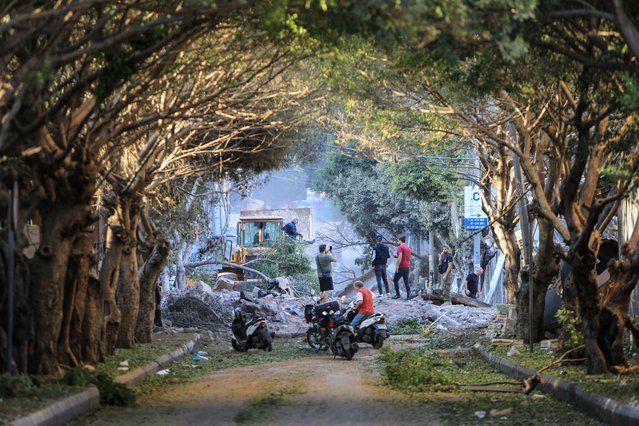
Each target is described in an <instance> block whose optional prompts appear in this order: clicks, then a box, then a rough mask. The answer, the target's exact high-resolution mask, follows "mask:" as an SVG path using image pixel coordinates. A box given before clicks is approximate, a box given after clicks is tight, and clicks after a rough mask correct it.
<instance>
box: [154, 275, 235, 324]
mask: <svg viewBox="0 0 639 426" xmlns="http://www.w3.org/2000/svg"><path fill="white" fill-rule="evenodd" d="M204 286H205V287H204ZM205 288H208V291H207V290H205ZM160 309H161V310H162V321H163V322H164V325H167V326H174V327H184V328H199V329H204V330H211V331H217V330H220V329H221V328H228V327H229V325H230V324H231V320H232V319H233V307H232V305H231V304H229V303H227V302H226V301H224V300H222V299H220V298H219V297H216V295H214V294H213V292H212V291H211V290H210V287H209V286H208V285H206V284H202V285H200V284H198V286H196V287H190V288H187V289H186V290H173V291H171V292H169V293H167V294H166V295H165V296H164V297H163V298H162V304H161V305H160Z"/></svg>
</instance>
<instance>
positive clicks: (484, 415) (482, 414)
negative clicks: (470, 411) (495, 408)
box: [475, 411, 486, 419]
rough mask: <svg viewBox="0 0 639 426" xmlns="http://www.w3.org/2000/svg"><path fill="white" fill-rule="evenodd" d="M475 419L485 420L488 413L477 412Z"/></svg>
mask: <svg viewBox="0 0 639 426" xmlns="http://www.w3.org/2000/svg"><path fill="white" fill-rule="evenodd" d="M475 417H478V418H480V419H483V418H484V417H486V412H485V411H475Z"/></svg>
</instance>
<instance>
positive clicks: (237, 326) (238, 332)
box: [231, 308, 275, 352]
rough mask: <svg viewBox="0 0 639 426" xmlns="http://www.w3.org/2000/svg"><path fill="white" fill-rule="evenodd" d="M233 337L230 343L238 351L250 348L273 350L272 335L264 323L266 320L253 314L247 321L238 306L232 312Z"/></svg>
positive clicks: (245, 350)
mask: <svg viewBox="0 0 639 426" xmlns="http://www.w3.org/2000/svg"><path fill="white" fill-rule="evenodd" d="M231 331H232V332H233V337H232V339H231V345H232V346H233V349H235V350H236V351H238V352H247V351H248V350H249V349H251V348H257V349H262V350H264V351H269V352H270V351H272V350H273V337H274V335H275V333H271V332H270V331H269V330H268V326H267V325H266V320H265V319H264V318H262V317H260V316H254V317H253V318H252V319H251V320H249V321H248V322H247V319H246V316H245V315H244V313H243V312H242V310H241V309H240V308H236V309H235V312H234V318H233V322H232V323H231Z"/></svg>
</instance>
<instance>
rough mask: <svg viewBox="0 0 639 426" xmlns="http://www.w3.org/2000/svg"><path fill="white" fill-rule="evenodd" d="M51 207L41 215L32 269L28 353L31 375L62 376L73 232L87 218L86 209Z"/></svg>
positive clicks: (67, 206)
mask: <svg viewBox="0 0 639 426" xmlns="http://www.w3.org/2000/svg"><path fill="white" fill-rule="evenodd" d="M51 207H52V208H51V210H50V211H43V212H42V226H41V227H40V230H41V231H40V236H41V240H40V241H41V243H40V248H39V250H38V251H37V252H36V254H35V256H34V258H33V259H32V260H31V262H30V267H29V270H30V272H31V277H30V285H29V306H30V308H31V322H32V329H33V330H34V333H35V336H34V339H35V340H34V341H33V344H32V345H31V347H30V350H29V352H30V353H29V357H30V360H29V373H31V374H44V375H57V374H59V373H60V367H59V364H58V338H59V337H60V330H61V326H62V320H63V312H64V293H65V292H64V289H65V281H66V278H67V265H68V261H69V256H70V255H71V250H72V248H73V241H74V238H73V229H74V228H77V226H78V224H80V223H83V222H84V220H82V219H83V218H84V216H85V215H84V214H83V212H84V210H85V209H83V208H81V207H80V208H78V206H74V205H55V206H51ZM84 207H85V208H86V206H84Z"/></svg>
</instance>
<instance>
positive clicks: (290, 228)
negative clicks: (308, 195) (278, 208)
mask: <svg viewBox="0 0 639 426" xmlns="http://www.w3.org/2000/svg"><path fill="white" fill-rule="evenodd" d="M299 221H300V219H299V218H298V217H294V218H293V220H291V221H290V222H289V223H287V224H286V225H284V232H286V235H288V237H289V238H290V239H291V240H297V239H300V240H302V239H304V236H303V235H302V234H300V233H299V232H297V223H298V222H299Z"/></svg>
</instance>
